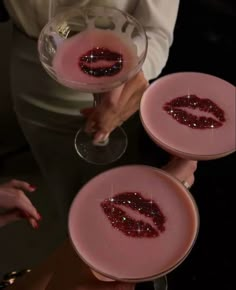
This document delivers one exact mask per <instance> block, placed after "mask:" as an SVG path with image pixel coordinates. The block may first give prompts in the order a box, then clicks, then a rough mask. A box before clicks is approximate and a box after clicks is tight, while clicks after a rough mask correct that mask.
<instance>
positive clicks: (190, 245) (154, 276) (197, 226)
mask: <svg viewBox="0 0 236 290" xmlns="http://www.w3.org/2000/svg"><path fill="white" fill-rule="evenodd" d="M137 165H138V166H140V167H146V168H150V169H152V170H154V171H157V172H159V173H161V174H163V175H165V176H166V177H167V178H169V179H171V180H172V181H173V182H174V183H177V184H178V185H179V186H180V187H181V188H182V189H183V191H184V192H185V194H186V196H187V197H188V198H189V200H190V201H191V204H192V208H193V211H194V216H195V219H196V226H195V232H194V236H193V239H192V240H191V243H190V244H189V246H188V248H187V250H186V252H185V253H184V254H183V255H182V256H181V255H180V258H179V259H178V260H177V261H176V263H173V265H172V266H170V267H168V268H167V269H166V270H164V271H162V272H160V273H157V274H155V275H152V276H146V277H142V278H117V277H115V276H112V275H109V274H107V273H104V272H101V271H99V270H98V269H96V268H95V267H94V266H92V265H91V264H90V263H88V262H87V261H86V259H85V258H84V257H83V255H82V254H81V253H80V252H79V250H78V249H77V247H76V245H75V244H74V242H73V238H72V233H71V230H70V228H71V227H70V221H71V214H72V206H73V203H74V200H73V201H72V203H71V207H70V210H69V215H68V228H69V231H68V232H69V239H70V242H71V245H72V247H73V249H74V250H75V252H76V253H77V255H78V256H79V257H80V258H81V260H82V261H83V262H84V263H85V264H86V265H87V266H88V267H89V268H91V269H92V270H93V271H95V272H97V273H98V274H100V275H103V276H105V277H106V278H109V279H112V280H115V281H121V282H145V281H151V280H155V279H158V278H160V277H163V276H165V275H167V274H168V273H170V272H172V271H173V270H174V269H176V268H177V267H178V266H180V265H181V264H182V263H183V262H184V260H185V259H186V258H187V257H188V255H189V254H190V252H191V251H192V249H193V247H194V245H195V243H196V241H197V238H198V234H199V229H200V214H199V210H198V206H197V203H196V201H195V198H194V197H193V195H192V194H191V192H190V190H189V189H188V188H187V187H186V186H184V184H183V183H182V182H181V181H180V180H179V179H177V178H176V177H175V176H173V175H171V174H169V173H168V172H166V171H165V170H163V169H160V168H155V167H153V166H149V165H143V164H131V165H122V166H117V167H114V168H112V169H108V170H106V171H105V172H108V171H112V170H116V169H119V168H124V167H131V166H134V167H135V166H137ZM105 172H102V173H100V174H98V175H96V176H95V177H93V178H92V179H95V178H96V177H98V176H100V175H102V174H104V173H105ZM92 179H91V180H92ZM89 182H90V181H88V182H87V183H89ZM87 183H86V184H85V185H84V186H83V187H85V186H86V185H87ZM83 187H82V188H83ZM82 188H81V189H82ZM81 189H80V190H81ZM76 196H77V195H76ZM76 196H75V198H76ZM75 198H74V199H75Z"/></svg>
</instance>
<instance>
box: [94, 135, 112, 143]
mask: <svg viewBox="0 0 236 290" xmlns="http://www.w3.org/2000/svg"><path fill="white" fill-rule="evenodd" d="M108 136H109V134H108V133H107V134H104V133H101V134H98V135H97V136H96V138H95V140H94V141H95V142H105V141H107V139H108Z"/></svg>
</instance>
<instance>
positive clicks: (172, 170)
mask: <svg viewBox="0 0 236 290" xmlns="http://www.w3.org/2000/svg"><path fill="white" fill-rule="evenodd" d="M163 169H164V170H165V171H167V172H168V173H169V174H171V175H173V176H174V177H176V178H177V179H178V180H179V181H181V182H182V183H183V184H184V183H185V184H186V187H191V186H192V185H193V183H194V181H195V177H194V173H195V171H196V170H197V161H194V160H186V159H182V158H179V157H173V158H172V159H171V160H170V161H169V162H168V164H167V165H165V166H164V167H163Z"/></svg>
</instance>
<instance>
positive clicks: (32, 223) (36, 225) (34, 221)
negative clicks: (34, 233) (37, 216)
mask: <svg viewBox="0 0 236 290" xmlns="http://www.w3.org/2000/svg"><path fill="white" fill-rule="evenodd" d="M31 225H32V227H33V228H34V229H35V230H37V229H38V228H39V224H38V223H37V222H36V220H32V221H31Z"/></svg>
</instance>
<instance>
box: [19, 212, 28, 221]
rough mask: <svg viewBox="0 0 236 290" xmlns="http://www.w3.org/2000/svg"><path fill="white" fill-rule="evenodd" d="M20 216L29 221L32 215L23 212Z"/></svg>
mask: <svg viewBox="0 0 236 290" xmlns="http://www.w3.org/2000/svg"><path fill="white" fill-rule="evenodd" d="M19 216H20V217H22V218H25V219H28V218H29V217H30V215H29V214H28V213H27V212H25V211H21V212H20V213H19Z"/></svg>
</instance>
